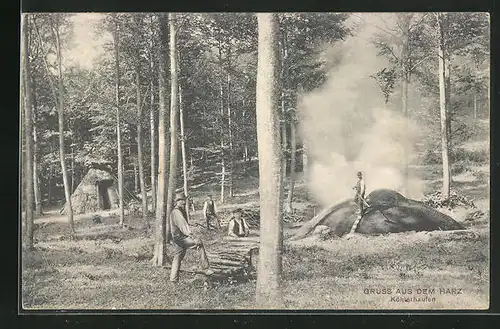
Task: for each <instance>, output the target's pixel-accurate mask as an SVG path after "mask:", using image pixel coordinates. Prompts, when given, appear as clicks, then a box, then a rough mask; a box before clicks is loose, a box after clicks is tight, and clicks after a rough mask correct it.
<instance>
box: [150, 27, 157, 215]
mask: <svg viewBox="0 0 500 329" xmlns="http://www.w3.org/2000/svg"><path fill="white" fill-rule="evenodd" d="M153 22H154V20H153V19H151V29H153V26H154V25H153ZM151 34H152V35H151V39H150V41H151V42H150V48H149V51H150V53H151V59H150V60H151V61H150V74H151V80H150V83H149V90H150V101H149V104H150V109H149V132H150V139H151V141H150V142H151V143H150V144H151V150H150V151H151V210H152V211H155V209H156V135H155V129H156V122H155V111H154V102H155V97H154V84H153V77H154V59H153V52H154V45H153V44H154V42H153V32H152V33H151Z"/></svg>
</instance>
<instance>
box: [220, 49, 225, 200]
mask: <svg viewBox="0 0 500 329" xmlns="http://www.w3.org/2000/svg"><path fill="white" fill-rule="evenodd" d="M219 72H220V79H219V80H220V95H219V96H220V118H221V119H220V154H221V180H220V203H224V194H225V191H224V185H225V181H226V163H225V161H224V157H225V152H224V86H223V82H222V79H223V78H222V77H223V72H222V42H221V41H220V40H219Z"/></svg>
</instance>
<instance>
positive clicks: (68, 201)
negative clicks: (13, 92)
mask: <svg viewBox="0 0 500 329" xmlns="http://www.w3.org/2000/svg"><path fill="white" fill-rule="evenodd" d="M53 29H54V32H55V39H56V52H57V73H58V87H57V94H58V100H57V102H56V104H57V108H58V114H59V116H58V117H59V157H60V161H61V170H62V175H63V184H64V196H65V198H66V212H67V215H68V223H69V227H70V230H71V232H72V233H74V231H75V227H74V222H73V206H72V205H71V192H70V187H69V180H68V169H67V168H66V161H65V159H66V152H65V149H64V104H63V97H64V89H63V76H62V58H61V42H60V37H59V23H58V22H57V24H56V26H53Z"/></svg>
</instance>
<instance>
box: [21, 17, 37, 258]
mask: <svg viewBox="0 0 500 329" xmlns="http://www.w3.org/2000/svg"><path fill="white" fill-rule="evenodd" d="M22 24H23V25H22V32H23V36H22V37H23V43H22V53H23V57H22V61H23V80H22V81H21V92H23V91H24V93H23V94H24V95H23V97H24V98H25V100H24V101H23V100H22V101H21V104H23V103H24V127H25V132H24V133H25V145H26V152H25V154H26V158H25V159H24V163H25V171H26V172H25V174H26V178H25V182H26V185H25V197H26V206H25V207H26V213H25V225H26V226H25V232H26V242H25V246H26V248H27V249H28V250H31V249H33V199H34V195H33V193H34V189H33V165H32V164H33V126H32V124H33V121H32V120H31V118H32V113H31V111H32V109H33V107H32V106H33V104H32V98H31V97H32V90H31V83H30V80H31V79H30V74H31V72H30V68H31V65H30V54H29V53H30V50H29V40H28V36H29V23H28V16H27V15H26V14H25V15H23V17H22Z"/></svg>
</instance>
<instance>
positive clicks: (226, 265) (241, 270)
mask: <svg viewBox="0 0 500 329" xmlns="http://www.w3.org/2000/svg"><path fill="white" fill-rule="evenodd" d="M258 249H259V237H258V236H257V237H244V238H233V237H224V238H223V240H222V241H221V242H220V243H218V244H217V245H215V246H214V247H213V248H207V256H208V260H209V262H210V270H211V271H212V272H213V273H212V274H210V275H208V276H209V277H210V278H211V279H224V278H229V277H240V278H241V277H244V278H248V277H250V276H251V275H252V274H253V273H254V272H255V269H256V259H255V255H256V254H257V252H258Z"/></svg>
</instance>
